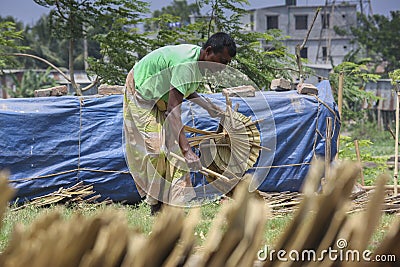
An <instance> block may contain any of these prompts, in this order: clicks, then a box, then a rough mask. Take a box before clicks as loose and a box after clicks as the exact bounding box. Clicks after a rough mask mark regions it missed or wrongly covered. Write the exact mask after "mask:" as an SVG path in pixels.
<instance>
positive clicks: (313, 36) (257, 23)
mask: <svg viewBox="0 0 400 267" xmlns="http://www.w3.org/2000/svg"><path fill="white" fill-rule="evenodd" d="M296 2H297V1H296V0H286V3H285V5H282V6H273V7H265V8H259V9H252V10H249V11H250V12H249V14H248V15H246V16H244V17H243V18H242V22H243V23H244V24H245V25H247V26H246V27H245V30H247V31H257V32H265V31H267V30H270V29H279V30H281V32H282V34H283V35H284V36H285V35H286V36H288V37H289V38H288V39H286V40H285V42H284V45H285V46H286V47H287V48H288V50H289V52H290V53H292V54H295V48H296V45H297V44H301V43H302V42H303V40H304V38H305V37H306V35H307V31H308V29H309V27H310V26H311V24H312V21H313V18H314V15H315V12H316V10H317V8H318V6H297V5H296ZM330 2H331V1H327V3H328V4H327V5H324V6H321V10H320V12H319V14H318V17H317V18H316V20H315V23H314V26H313V28H312V30H311V32H310V36H309V38H308V41H307V43H306V46H305V48H304V49H303V50H302V51H301V56H302V57H303V58H307V59H308V62H309V64H331V65H332V64H333V65H338V64H340V63H341V62H342V61H343V58H344V56H345V55H346V54H347V53H349V52H350V51H352V50H353V49H355V47H354V44H351V42H350V41H351V39H352V36H348V35H347V36H341V35H338V34H337V33H336V32H335V30H334V28H336V27H337V28H338V29H340V30H346V31H348V32H349V30H350V27H352V26H356V23H357V17H356V15H357V14H356V12H357V5H355V4H349V3H347V2H338V1H336V4H329V3H330ZM261 45H262V47H263V48H264V49H268V48H270V47H268V44H266V43H265V41H263V40H261Z"/></svg>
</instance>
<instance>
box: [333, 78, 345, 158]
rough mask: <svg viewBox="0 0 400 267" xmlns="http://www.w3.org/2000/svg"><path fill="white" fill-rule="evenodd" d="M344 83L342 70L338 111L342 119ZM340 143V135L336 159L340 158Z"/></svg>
mask: <svg viewBox="0 0 400 267" xmlns="http://www.w3.org/2000/svg"><path fill="white" fill-rule="evenodd" d="M343 85H344V73H343V71H341V72H340V73H339V88H338V111H339V117H340V119H342V109H343ZM339 145H340V135H339V138H338V140H337V151H338V152H337V153H336V156H335V159H336V160H338V159H339Z"/></svg>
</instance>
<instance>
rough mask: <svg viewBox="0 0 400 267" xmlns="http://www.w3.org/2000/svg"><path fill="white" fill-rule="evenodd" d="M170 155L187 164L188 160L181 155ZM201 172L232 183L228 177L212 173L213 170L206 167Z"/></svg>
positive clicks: (171, 153)
mask: <svg viewBox="0 0 400 267" xmlns="http://www.w3.org/2000/svg"><path fill="white" fill-rule="evenodd" d="M169 154H170V155H171V156H173V157H175V158H176V159H178V160H180V161H182V162H186V160H185V159H184V158H183V157H181V156H179V155H177V154H175V153H173V152H169ZM200 172H205V173H207V174H212V175H214V176H216V177H218V178H220V179H222V180H224V181H225V182H230V181H231V180H230V179H229V178H228V177H226V176H224V175H222V174H219V173H217V172H215V171H212V170H210V169H207V168H205V167H202V168H201V170H200Z"/></svg>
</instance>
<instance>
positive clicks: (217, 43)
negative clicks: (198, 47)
mask: <svg viewBox="0 0 400 267" xmlns="http://www.w3.org/2000/svg"><path fill="white" fill-rule="evenodd" d="M209 46H211V50H212V51H213V52H214V53H221V52H222V51H223V50H224V47H226V48H227V49H228V53H229V55H230V56H231V57H234V56H236V44H235V41H234V40H233V39H232V37H231V36H230V35H229V34H226V33H224V32H217V33H214V34H213V35H211V36H210V38H208V40H207V42H206V43H205V44H204V45H203V49H206V48H207V47H209Z"/></svg>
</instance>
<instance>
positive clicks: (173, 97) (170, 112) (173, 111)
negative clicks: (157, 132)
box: [167, 87, 202, 170]
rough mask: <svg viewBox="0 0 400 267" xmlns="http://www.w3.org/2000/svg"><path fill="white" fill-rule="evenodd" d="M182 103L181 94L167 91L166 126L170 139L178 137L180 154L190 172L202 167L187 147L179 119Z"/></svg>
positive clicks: (176, 91)
mask: <svg viewBox="0 0 400 267" xmlns="http://www.w3.org/2000/svg"><path fill="white" fill-rule="evenodd" d="M182 101H183V94H182V93H181V92H179V91H178V90H177V89H175V88H173V87H171V89H170V90H169V98H168V106H167V118H168V126H169V130H170V131H171V134H170V138H174V137H175V136H178V143H179V147H180V148H181V151H182V154H183V156H184V158H185V160H186V163H187V164H188V165H189V168H190V169H191V170H200V169H201V168H202V165H201V163H200V159H199V157H198V156H197V155H196V154H195V153H194V152H193V150H192V148H191V147H190V145H189V142H188V140H187V138H186V136H185V131H184V130H183V124H182V119H181V104H182Z"/></svg>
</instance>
